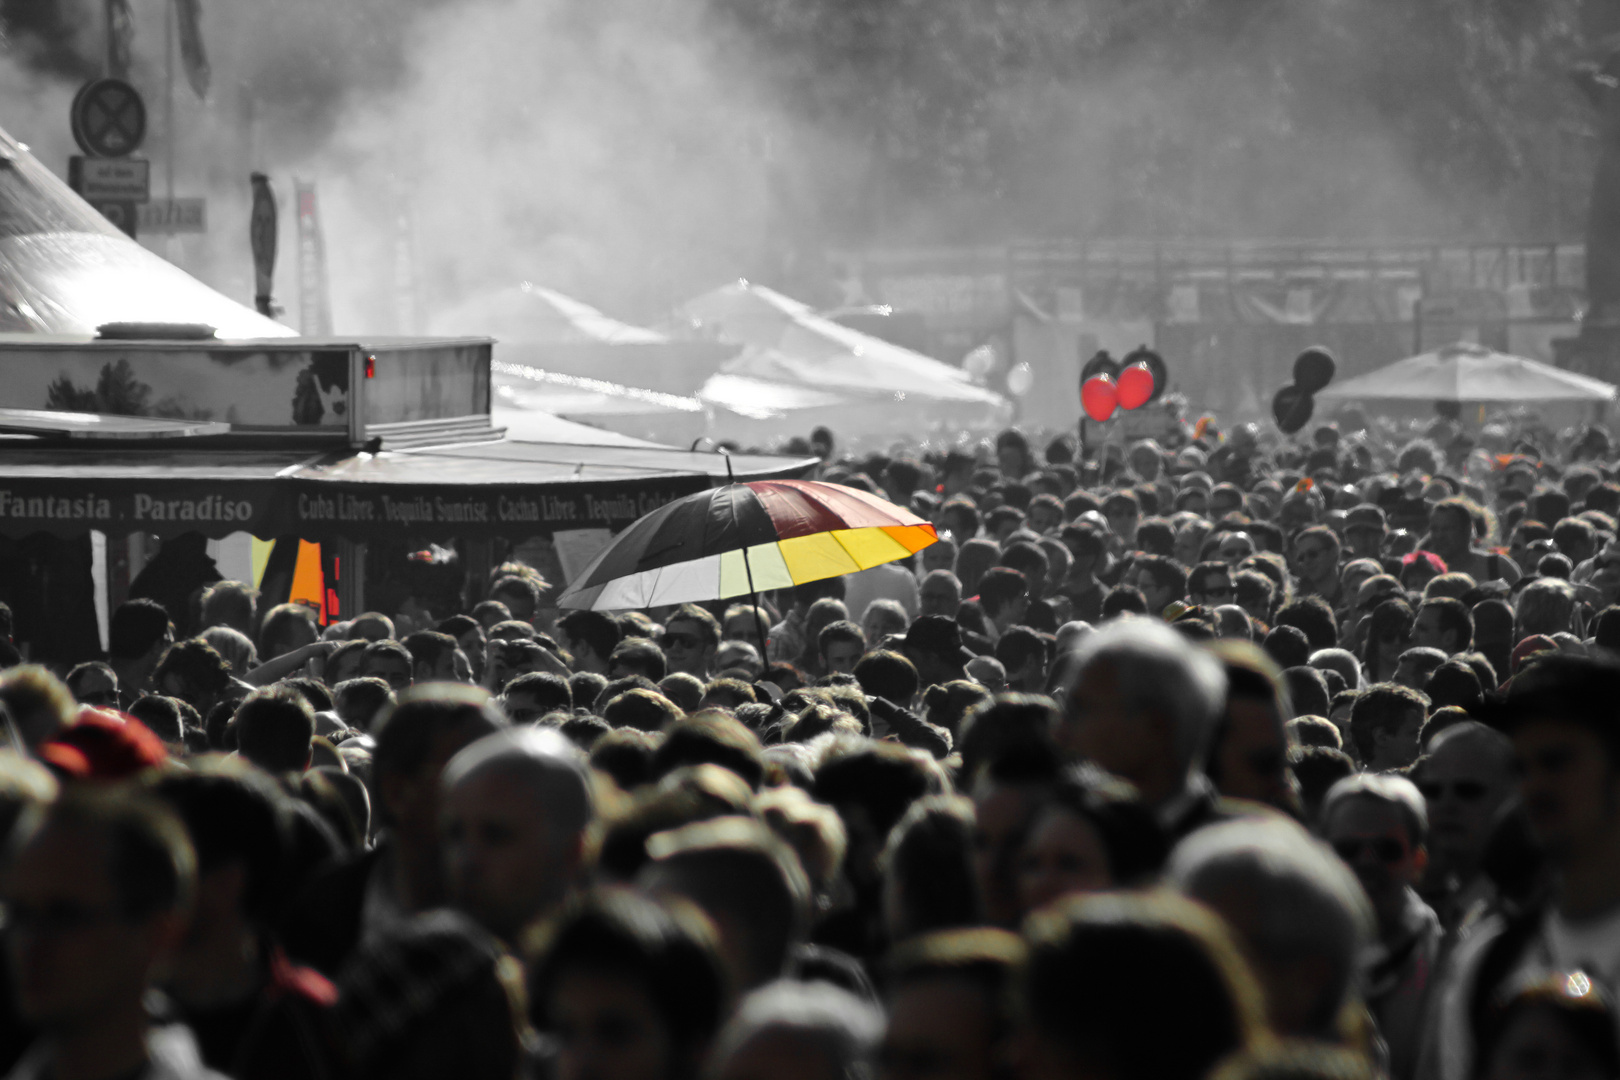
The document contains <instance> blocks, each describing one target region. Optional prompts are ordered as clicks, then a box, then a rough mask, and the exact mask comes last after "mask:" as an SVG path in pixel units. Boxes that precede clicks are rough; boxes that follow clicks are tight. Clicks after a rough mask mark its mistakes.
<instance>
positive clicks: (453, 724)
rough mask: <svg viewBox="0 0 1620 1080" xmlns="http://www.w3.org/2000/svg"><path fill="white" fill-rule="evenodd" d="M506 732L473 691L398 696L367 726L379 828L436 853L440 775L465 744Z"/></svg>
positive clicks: (456, 688) (457, 688)
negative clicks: (371, 742) (372, 747)
mask: <svg viewBox="0 0 1620 1080" xmlns="http://www.w3.org/2000/svg"><path fill="white" fill-rule="evenodd" d="M506 726H507V721H506V718H505V717H504V716H502V715H501V711H500V709H499V708H498V707H497V706H496V704H495V702H494V700H493V699H491V698H490V696H489V694H488V693H487V692H485V691H483V690H480V689H478V688H477V687H473V686H462V685H458V684H454V683H429V684H427V685H425V686H413V687H411V688H410V689H408V690H406V691H405V692H404V693H402V694H400V695H399V697H398V701H397V703H396V704H395V705H394V706H393V707H392V708H387V707H385V708H384V710H383V711H382V712H380V713H379V714H378V715H377V717H376V719H375V720H374V721H373V722H372V725H371V736H372V737H373V738H374V739H376V740H377V748H376V750H375V751H374V752H373V754H372V791H373V792H374V793H375V795H376V814H377V818H378V820H379V822H381V823H382V824H384V825H387V826H388V827H389V828H390V829H392V830H393V834H394V836H395V838H396V839H398V840H400V842H402V843H407V844H411V845H413V846H415V847H417V848H419V849H436V848H437V846H438V837H439V805H440V798H439V774H440V773H441V772H442V771H443V770H444V766H445V763H446V762H448V761H449V760H450V759H451V758H452V757H453V756H455V754H456V753H457V752H458V751H459V750H461V749H462V748H463V747H465V746H467V745H468V744H469V743H472V742H473V741H475V740H477V739H479V738H481V737H482V736H484V735H488V734H489V733H490V732H493V731H497V730H500V729H502V728H505V727H506Z"/></svg>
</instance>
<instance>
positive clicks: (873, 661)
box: [854, 650, 918, 709]
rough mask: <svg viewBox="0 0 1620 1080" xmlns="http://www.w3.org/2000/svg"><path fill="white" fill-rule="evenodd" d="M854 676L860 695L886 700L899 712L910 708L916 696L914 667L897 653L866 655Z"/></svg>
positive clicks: (856, 668) (915, 669)
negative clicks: (859, 687) (859, 688)
mask: <svg viewBox="0 0 1620 1080" xmlns="http://www.w3.org/2000/svg"><path fill="white" fill-rule="evenodd" d="M854 675H855V679H856V681H857V682H859V683H860V686H861V691H862V692H863V693H865V694H867V695H869V696H871V697H880V698H886V699H887V700H889V701H891V702H893V703H894V704H896V705H898V706H900V707H901V708H902V709H906V708H910V707H911V701H912V699H913V698H915V697H916V696H917V690H918V678H917V668H916V667H915V666H914V665H913V664H912V662H911V661H910V660H907V659H906V658H905V657H904V656H901V655H900V654H899V653H897V652H889V651H887V650H879V651H878V652H872V653H867V654H866V655H865V656H863V657H861V659H860V661H859V662H858V663H857V664H856V665H855V670H854Z"/></svg>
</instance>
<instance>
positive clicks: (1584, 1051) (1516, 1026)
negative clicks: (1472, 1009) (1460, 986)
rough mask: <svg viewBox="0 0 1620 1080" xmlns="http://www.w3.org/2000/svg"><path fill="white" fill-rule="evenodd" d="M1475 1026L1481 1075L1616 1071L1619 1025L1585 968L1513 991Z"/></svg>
mask: <svg viewBox="0 0 1620 1080" xmlns="http://www.w3.org/2000/svg"><path fill="white" fill-rule="evenodd" d="M1493 1005H1494V1007H1493V1008H1492V1009H1491V1010H1490V1011H1489V1013H1488V1014H1487V1015H1485V1016H1482V1017H1481V1018H1480V1019H1481V1020H1482V1021H1484V1022H1483V1023H1480V1024H1478V1025H1477V1030H1478V1033H1479V1034H1478V1045H1477V1046H1476V1048H1475V1060H1476V1063H1477V1064H1476V1070H1475V1075H1476V1076H1478V1077H1480V1078H1481V1080H1531V1078H1533V1077H1542V1076H1558V1077H1567V1078H1579V1080H1596V1078H1597V1077H1607V1076H1620V1050H1616V1046H1617V1045H1620V1028H1617V1026H1616V1023H1615V1015H1614V1006H1613V1004H1612V1002H1611V1001H1610V1000H1609V998H1608V996H1607V994H1606V993H1605V991H1604V990H1603V989H1602V988H1601V987H1600V986H1599V985H1598V984H1597V983H1595V982H1594V981H1593V980H1592V978H1591V977H1590V976H1589V975H1587V974H1586V973H1584V972H1580V971H1574V972H1563V971H1560V972H1556V973H1553V974H1549V975H1547V976H1546V977H1544V978H1542V979H1538V980H1537V981H1535V982H1533V983H1531V984H1530V985H1528V986H1524V987H1522V988H1520V989H1518V990H1517V992H1516V993H1514V994H1513V996H1512V997H1510V998H1508V999H1507V1000H1506V1001H1503V1002H1500V1003H1493Z"/></svg>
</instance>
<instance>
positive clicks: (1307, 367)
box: [1294, 345, 1338, 394]
mask: <svg viewBox="0 0 1620 1080" xmlns="http://www.w3.org/2000/svg"><path fill="white" fill-rule="evenodd" d="M1337 370H1338V365H1337V364H1335V363H1334V362H1333V354H1332V353H1330V352H1328V351H1327V350H1326V349H1324V348H1322V346H1320V345H1312V346H1311V347H1310V348H1308V349H1306V350H1305V351H1304V352H1302V353H1300V354H1299V356H1298V357H1297V358H1295V360H1294V385H1295V386H1297V387H1299V388H1300V389H1301V390H1303V391H1305V393H1307V394H1314V393H1316V392H1317V391H1318V390H1323V389H1325V388H1326V387H1327V384H1328V383H1330V382H1332V381H1333V374H1334V372H1335V371H1337Z"/></svg>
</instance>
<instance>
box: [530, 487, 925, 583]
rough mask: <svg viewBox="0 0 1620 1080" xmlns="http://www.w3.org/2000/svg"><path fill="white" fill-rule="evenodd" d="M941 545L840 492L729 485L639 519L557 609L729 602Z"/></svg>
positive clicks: (904, 517) (888, 512) (917, 526)
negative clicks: (709, 601) (730, 599)
mask: <svg viewBox="0 0 1620 1080" xmlns="http://www.w3.org/2000/svg"><path fill="white" fill-rule="evenodd" d="M937 539H939V538H938V537H937V536H935V535H934V527H933V526H932V525H930V524H928V522H926V521H924V520H922V519H921V518H919V517H917V516H916V515H915V514H912V513H911V512H909V511H907V510H902V509H901V508H900V507H898V506H895V505H894V504H893V503H890V502H885V501H884V500H883V499H880V498H878V497H877V496H875V495H868V494H867V493H866V492H864V491H857V490H856V489H854V488H849V487H844V486H843V485H841V484H826V483H820V482H817V481H811V480H757V481H753V482H750V483H746V484H729V485H727V486H726V487H719V488H710V489H709V490H708V491H700V492H698V493H697V494H695V495H688V496H687V497H686V498H684V499H677V500H676V501H675V502H672V503H669V504H667V505H665V506H663V507H660V508H659V509H657V510H654V511H653V512H652V513H650V514H648V515H647V516H645V517H643V518H641V519H640V520H639V521H637V522H636V523H635V524H634V525H631V526H630V527H629V528H628V529H626V530H625V531H624V532H622V533H620V534H619V535H618V536H616V537H614V539H613V542H612V543H611V544H609V545H608V546H607V548H606V550H604V551H603V552H602V553H601V554H600V555H598V556H597V557H596V560H595V561H594V562H592V563H591V565H590V566H589V567H587V568H586V570H585V572H584V573H582V574H580V575H579V577H578V579H576V580H575V581H574V582H573V584H572V585H570V586H569V588H568V591H567V592H565V593H563V595H562V597H561V598H560V599H559V600H558V603H559V604H560V605H561V606H562V607H565V608H594V609H596V610H598V611H618V610H623V609H628V608H645V607H662V606H665V605H668V604H685V603H690V602H693V601H698V600H724V599H728V598H730V597H733V596H747V595H750V594H755V593H760V592H765V591H767V590H770V589H785V588H789V587H791V586H794V585H798V584H802V583H803V582H806V581H816V580H819V579H821V578H829V577H838V576H840V575H842V574H852V573H854V572H856V571H857V570H866V569H869V568H871V567H873V566H877V565H879V564H881V563H886V562H893V561H894V560H896V559H904V558H906V557H907V556H909V555H911V554H912V553H913V552H916V551H921V550H922V549H923V548H925V547H927V546H928V545H929V544H932V543H933V542H934V541H935V540H937Z"/></svg>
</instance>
